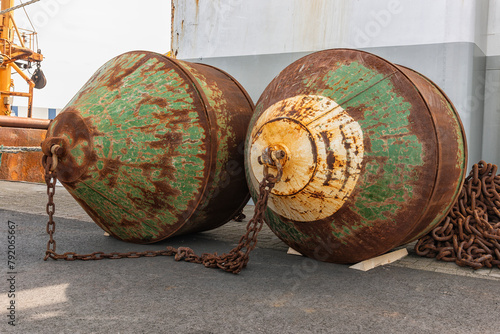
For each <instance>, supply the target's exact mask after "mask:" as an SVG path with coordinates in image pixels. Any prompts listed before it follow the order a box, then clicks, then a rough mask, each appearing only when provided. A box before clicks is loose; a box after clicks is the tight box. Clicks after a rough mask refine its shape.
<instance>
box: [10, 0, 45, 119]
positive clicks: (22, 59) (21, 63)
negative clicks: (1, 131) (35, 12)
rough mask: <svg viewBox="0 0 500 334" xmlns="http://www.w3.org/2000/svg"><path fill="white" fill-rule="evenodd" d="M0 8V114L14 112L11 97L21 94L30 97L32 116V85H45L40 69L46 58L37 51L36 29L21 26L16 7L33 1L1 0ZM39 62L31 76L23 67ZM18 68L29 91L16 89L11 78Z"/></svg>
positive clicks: (34, 0) (30, 112) (29, 114)
mask: <svg viewBox="0 0 500 334" xmlns="http://www.w3.org/2000/svg"><path fill="white" fill-rule="evenodd" d="M1 1H2V5H1V11H0V115H7V116H9V115H10V114H11V105H12V98H13V97H14V96H22V97H27V98H28V117H31V114H32V107H33V88H43V87H45V84H46V79H45V76H44V74H43V72H42V70H41V69H40V63H41V61H42V60H43V55H42V54H41V51H40V50H39V49H37V51H35V50H34V49H35V42H36V32H34V31H30V30H26V29H20V28H18V27H17V25H16V22H15V21H14V10H15V9H17V8H21V7H24V6H26V5H29V4H32V3H34V2H37V1H39V0H32V1H29V2H26V3H24V4H21V5H19V6H14V0H1ZM34 64H35V65H36V69H35V72H34V73H33V75H32V77H31V78H30V77H28V76H27V75H26V74H25V73H24V72H23V69H29V68H31V67H32V66H33V65H34ZM12 70H15V71H16V72H17V73H18V74H19V75H20V76H21V77H22V78H23V79H24V80H25V81H26V82H27V84H28V86H29V91H28V92H16V91H14V81H13V80H12V78H11V75H12Z"/></svg>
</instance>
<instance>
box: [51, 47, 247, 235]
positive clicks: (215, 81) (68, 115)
mask: <svg viewBox="0 0 500 334" xmlns="http://www.w3.org/2000/svg"><path fill="white" fill-rule="evenodd" d="M252 111H253V103H252V101H251V99H250V97H249V95H248V94H247V93H246V92H245V90H244V89H243V88H242V87H241V86H240V85H239V83H238V82H237V81H236V80H235V79H233V78H232V77H231V76H229V75H228V74H227V73H225V72H223V71H221V70H219V69H216V68H214V67H211V66H208V65H202V64H195V63H188V62H184V61H180V60H175V59H172V58H169V57H166V56H164V55H161V54H157V53H153V52H144V51H135V52H129V53H125V54H123V55H120V56H118V57H116V58H114V59H112V60H110V61H109V62H107V63H106V64H105V65H103V66H102V67H101V68H100V69H99V70H98V71H97V72H96V73H95V74H94V75H93V76H92V77H91V78H90V80H89V81H88V82H87V83H86V84H85V85H84V86H83V87H82V88H81V90H80V91H79V92H78V93H77V94H76V95H75V97H74V98H73V99H72V100H71V101H70V102H69V104H68V105H67V106H66V107H65V108H64V110H63V111H62V112H61V113H60V114H59V115H58V116H57V117H56V118H55V119H54V120H53V122H52V123H51V124H50V125H49V128H48V131H47V138H46V140H45V141H44V143H43V144H42V148H43V150H44V152H48V150H50V147H51V146H52V145H55V144H57V145H60V146H61V147H62V148H63V152H64V153H63V154H61V155H60V156H59V159H58V160H59V162H58V165H57V178H58V180H59V181H60V182H61V183H62V184H63V185H64V187H65V188H66V189H67V190H68V191H69V193H70V194H71V195H72V196H73V197H74V198H75V199H76V201H77V202H78V203H79V204H80V205H81V206H82V207H83V209H84V210H85V211H86V212H87V213H88V214H89V216H90V217H91V218H92V219H93V220H94V221H95V222H96V223H97V225H99V226H100V227H101V228H102V229H103V230H105V231H106V232H108V233H109V234H111V235H112V236H114V237H116V238H118V239H121V240H124V241H129V242H135V243H152V242H156V241H160V240H162V239H165V238H167V237H170V236H173V235H179V234H183V233H188V232H196V231H203V230H208V229H212V228H215V227H218V226H220V225H222V224H224V223H225V222H227V221H229V220H230V219H231V218H232V217H234V215H235V214H236V213H237V212H238V211H239V210H240V209H242V207H243V206H244V205H245V204H246V202H247V201H248V199H249V194H248V188H247V184H246V181H245V172H244V164H243V146H244V140H245V134H246V130H247V128H248V124H249V122H250V117H251V114H252Z"/></svg>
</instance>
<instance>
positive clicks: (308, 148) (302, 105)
mask: <svg viewBox="0 0 500 334" xmlns="http://www.w3.org/2000/svg"><path fill="white" fill-rule="evenodd" d="M251 138H252V144H251V147H250V164H251V170H252V173H253V177H252V183H253V185H254V186H255V187H258V180H262V177H263V174H262V173H263V168H262V165H261V164H259V162H258V157H259V156H260V155H262V152H263V151H264V149H266V148H267V147H270V146H271V147H272V146H279V147H280V148H283V149H284V150H285V152H286V157H285V160H284V168H283V176H282V178H281V182H279V183H277V184H276V186H275V188H274V189H273V191H272V195H271V196H270V198H269V207H270V209H271V210H273V211H275V212H276V213H278V214H279V215H281V216H283V217H286V218H288V219H291V220H294V221H301V222H311V221H316V220H320V219H323V218H326V217H329V216H331V215H332V214H334V213H335V212H336V211H337V210H338V209H340V208H341V207H342V205H343V204H344V202H345V200H346V199H347V198H348V196H349V195H350V193H351V192H352V190H353V188H354V186H355V185H356V182H357V180H358V177H359V175H360V166H361V162H362V160H363V152H364V149H363V132H362V131H361V127H360V125H359V124H358V123H357V122H356V121H354V120H353V119H352V118H351V117H350V116H349V115H348V113H347V112H346V111H345V110H344V109H342V107H341V106H339V105H338V104H337V103H336V102H335V101H334V100H332V99H330V98H328V97H325V96H318V95H298V96H294V97H292V98H288V99H285V100H282V101H279V102H277V103H275V104H273V105H272V106H270V107H269V108H268V109H267V110H265V111H264V113H263V114H262V115H261V117H260V118H259V119H258V120H257V122H256V124H255V126H254V127H253V131H252V136H251ZM270 171H271V172H272V171H273V170H272V169H270Z"/></svg>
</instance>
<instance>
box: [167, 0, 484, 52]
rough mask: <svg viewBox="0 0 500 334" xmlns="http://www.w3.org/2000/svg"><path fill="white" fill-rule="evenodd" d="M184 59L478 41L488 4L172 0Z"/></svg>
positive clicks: (176, 47) (471, 0) (175, 45)
mask: <svg viewBox="0 0 500 334" xmlns="http://www.w3.org/2000/svg"><path fill="white" fill-rule="evenodd" d="M173 7H174V16H173V36H172V50H173V51H174V53H176V54H177V56H178V57H179V58H206V57H227V56H239V55H255V54H273V53H292V52H304V51H316V50H322V49H328V48H333V47H350V48H370V47H381V46H400V45H418V44H434V43H451V42H474V43H476V44H477V45H478V46H479V47H480V48H481V49H482V50H483V52H485V53H486V40H487V38H486V32H487V31H486V26H487V22H488V11H487V7H488V0H477V1H476V0H462V1H457V0H418V1H415V0H356V1H353V0H251V1H249V0H230V1H225V0H173Z"/></svg>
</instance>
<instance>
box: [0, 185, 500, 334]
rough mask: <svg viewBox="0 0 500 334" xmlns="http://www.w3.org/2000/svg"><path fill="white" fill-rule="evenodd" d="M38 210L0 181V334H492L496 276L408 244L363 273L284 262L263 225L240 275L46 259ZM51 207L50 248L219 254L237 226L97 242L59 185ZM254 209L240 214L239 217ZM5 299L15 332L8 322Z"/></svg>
mask: <svg viewBox="0 0 500 334" xmlns="http://www.w3.org/2000/svg"><path fill="white" fill-rule="evenodd" d="M45 202H46V195H45V187H44V185H37V184H29V183H17V182H6V181H0V227H1V228H0V233H1V234H0V235H1V238H2V239H5V241H2V242H1V243H0V245H4V246H2V247H3V249H0V257H1V259H2V261H1V262H0V263H3V264H2V265H0V269H1V276H0V282H4V283H0V332H1V333H11V332H12V333H199V334H201V333H407V332H408V333H410V332H411V333H499V332H500V320H499V319H498V314H499V312H500V297H499V296H500V269H498V268H495V269H493V270H483V271H481V270H480V271H475V272H474V271H473V270H472V269H468V268H461V267H458V266H456V265H455V264H450V263H444V262H438V261H435V260H433V259H426V258H420V257H418V256H416V255H414V254H412V253H411V247H409V251H410V255H409V256H408V257H406V258H404V259H402V260H399V261H397V262H395V263H393V264H390V265H387V266H383V267H378V268H375V269H373V270H370V271H368V272H360V271H356V270H352V269H349V268H348V266H346V265H335V264H330V263H321V262H317V261H314V260H311V259H307V258H303V257H299V256H293V255H286V250H287V246H286V245H284V244H283V243H282V242H281V241H280V240H279V239H277V238H276V237H275V236H274V234H272V232H271V231H269V229H267V227H266V228H265V229H264V230H263V231H262V235H261V238H260V240H259V243H258V246H257V248H256V250H255V251H254V252H253V253H252V255H251V258H250V263H249V265H248V267H247V268H246V269H244V270H243V272H242V273H240V274H239V275H232V274H228V273H224V272H221V271H219V270H214V269H206V268H204V267H203V266H201V265H196V264H190V263H185V262H175V261H174V260H173V258H171V257H157V258H141V259H123V260H102V261H88V262H82V261H74V262H66V261H52V260H49V261H43V256H44V250H45V247H46V242H47V235H46V232H45V224H46V221H47V218H46V214H45V213H44V210H45V209H44V208H45ZM55 203H56V217H57V219H56V221H57V230H56V234H55V238H56V241H57V249H58V251H70V250H75V251H78V252H92V251H95V250H102V251H105V252H110V251H130V250H134V251H142V250H146V249H162V248H164V247H166V246H167V245H172V246H174V247H178V246H189V247H192V248H193V249H194V250H195V251H196V252H197V253H198V254H200V253H203V252H214V251H217V252H219V253H220V252H225V251H228V250H230V249H231V248H232V247H233V246H234V245H235V244H236V243H237V242H238V240H239V237H240V236H241V234H242V233H243V232H244V229H245V225H246V222H242V223H236V222H231V223H228V224H226V225H225V226H223V227H221V228H218V229H216V230H214V231H209V232H204V233H198V234H195V235H191V236H181V237H176V238H173V239H169V240H167V241H164V242H161V243H157V244H153V245H135V244H128V243H124V242H121V241H118V240H115V239H113V238H110V237H105V236H104V235H103V232H102V230H101V229H100V228H98V227H97V226H96V225H95V224H93V223H91V222H90V219H89V218H88V217H87V216H86V214H85V212H83V210H81V209H80V208H79V206H78V205H77V204H76V202H75V201H74V200H73V199H72V198H71V197H70V196H69V195H68V194H67V192H66V191H65V190H64V188H62V187H57V189H56V197H55ZM251 211H252V207H250V206H247V207H246V213H247V216H248V217H250V214H251ZM9 221H10V222H12V223H14V225H15V233H16V234H15V235H16V243H15V250H16V258H15V269H14V271H10V270H9V268H8V267H7V263H8V262H7V261H8V258H7V256H8V243H7V242H6V241H7V237H8V235H9V234H8V231H9V224H8V222H9ZM12 223H11V225H12ZM11 227H12V226H11ZM11 229H12V228H11ZM10 272H14V273H15V274H9V273H10ZM12 276H15V277H14V284H13V285H14V290H15V297H14V298H11V297H9V290H11V288H12V284H11V282H9V281H8V280H9V279H10V278H11V277H12ZM12 300H14V304H15V312H14V313H15V324H16V326H11V325H9V324H8V321H9V318H8V315H9V314H10V311H9V310H8V309H7V308H8V307H10V305H11V304H10V303H11V302H12Z"/></svg>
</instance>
